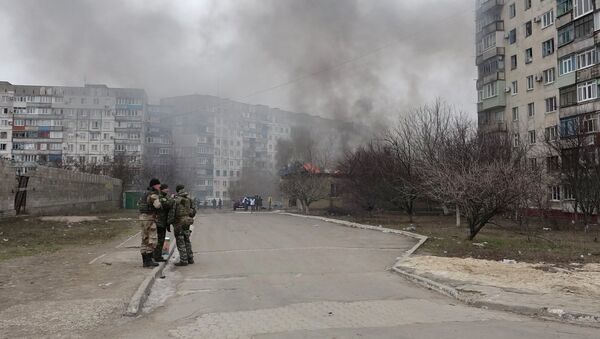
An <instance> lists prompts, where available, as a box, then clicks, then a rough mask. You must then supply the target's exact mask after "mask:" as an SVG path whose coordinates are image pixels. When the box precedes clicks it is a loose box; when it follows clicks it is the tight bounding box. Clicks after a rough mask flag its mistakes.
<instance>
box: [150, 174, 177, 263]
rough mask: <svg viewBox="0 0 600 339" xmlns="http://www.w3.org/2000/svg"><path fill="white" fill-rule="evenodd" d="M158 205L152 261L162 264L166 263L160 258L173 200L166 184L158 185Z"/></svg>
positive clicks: (168, 227)
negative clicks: (156, 236)
mask: <svg viewBox="0 0 600 339" xmlns="http://www.w3.org/2000/svg"><path fill="white" fill-rule="evenodd" d="M160 204H161V205H162V208H161V209H160V210H159V211H158V212H157V221H156V232H157V235H158V242H157V243H156V248H155V249H154V261H158V262H162V261H166V260H165V259H164V258H163V256H162V251H163V246H164V244H165V235H166V234H167V230H168V231H170V225H171V224H169V223H168V220H167V219H168V217H169V210H170V209H171V205H172V204H173V199H171V197H170V195H169V186H168V185H166V184H162V185H160Z"/></svg>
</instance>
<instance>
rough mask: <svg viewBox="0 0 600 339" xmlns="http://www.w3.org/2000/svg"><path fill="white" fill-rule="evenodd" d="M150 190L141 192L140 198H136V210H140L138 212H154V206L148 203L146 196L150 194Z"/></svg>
mask: <svg viewBox="0 0 600 339" xmlns="http://www.w3.org/2000/svg"><path fill="white" fill-rule="evenodd" d="M150 194H151V192H150V191H146V192H145V193H144V194H142V196H141V197H140V199H139V200H138V203H137V206H138V211H140V213H146V214H147V213H152V212H154V211H155V210H154V206H151V205H150V204H149V203H148V197H149V196H150Z"/></svg>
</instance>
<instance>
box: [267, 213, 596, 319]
mask: <svg viewBox="0 0 600 339" xmlns="http://www.w3.org/2000/svg"><path fill="white" fill-rule="evenodd" d="M278 214H282V215H290V216H295V217H302V218H308V219H314V220H321V221H325V222H331V223H334V224H339V225H343V226H348V227H353V228H360V229H368V230H375V231H381V232H384V233H394V234H402V235H406V236H409V237H412V238H415V239H418V240H419V242H418V243H417V244H416V245H415V246H413V247H412V248H411V249H409V250H408V251H406V252H405V253H404V255H403V256H402V257H400V258H398V260H397V261H396V264H395V265H394V267H393V268H392V271H393V272H395V273H397V274H399V275H400V276H402V277H404V278H405V279H407V280H409V281H411V282H413V283H415V284H417V285H420V286H422V287H425V288H427V289H430V290H433V291H436V292H438V293H440V294H443V295H445V296H448V297H451V298H454V299H456V300H458V301H460V302H462V303H465V304H467V305H471V306H475V307H481V308H485V309H492V310H497V311H505V312H511V313H516V314H520V315H525V316H529V317H537V318H542V319H546V320H554V321H561V322H566V323H571V324H577V325H587V326H592V327H600V315H595V314H585V313H577V312H569V311H565V310H562V309H558V308H553V307H543V308H535V307H529V306H523V305H507V304H501V303H494V302H488V301H482V300H478V299H476V298H473V297H471V296H467V295H465V294H464V293H461V292H460V291H459V290H458V289H456V288H454V287H452V286H449V285H446V284H444V283H441V282H438V281H435V280H432V279H429V278H426V277H423V276H420V275H418V274H414V273H412V272H409V271H408V270H405V269H404V268H403V267H402V266H401V263H402V261H404V259H406V258H407V257H409V256H410V255H412V254H413V253H414V252H415V251H416V250H417V249H418V248H419V247H421V245H423V243H425V241H427V237H426V236H424V235H420V234H416V233H412V232H407V231H400V230H394V229H390V228H385V227H379V226H370V225H363V224H359V223H355V222H351V221H345V220H339V219H330V218H325V217H319V216H312V215H302V214H295V213H288V212H282V213H278Z"/></svg>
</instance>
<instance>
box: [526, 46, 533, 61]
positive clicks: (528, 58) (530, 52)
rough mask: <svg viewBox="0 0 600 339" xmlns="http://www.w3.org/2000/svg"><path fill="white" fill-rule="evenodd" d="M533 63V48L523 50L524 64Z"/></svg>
mask: <svg viewBox="0 0 600 339" xmlns="http://www.w3.org/2000/svg"><path fill="white" fill-rule="evenodd" d="M532 61H533V48H528V49H526V50H525V63H526V64H530V63H531V62H532Z"/></svg>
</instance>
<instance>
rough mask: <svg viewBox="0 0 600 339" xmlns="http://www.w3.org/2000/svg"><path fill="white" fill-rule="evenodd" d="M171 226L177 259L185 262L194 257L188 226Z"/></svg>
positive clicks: (190, 232)
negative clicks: (177, 253) (177, 254)
mask: <svg viewBox="0 0 600 339" xmlns="http://www.w3.org/2000/svg"><path fill="white" fill-rule="evenodd" d="M173 228H174V233H175V242H176V244H177V251H179V259H180V260H181V261H182V262H187V261H188V260H189V259H194V252H193V251H192V243H191V242H190V235H191V234H192V231H191V230H190V226H182V225H173Z"/></svg>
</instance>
